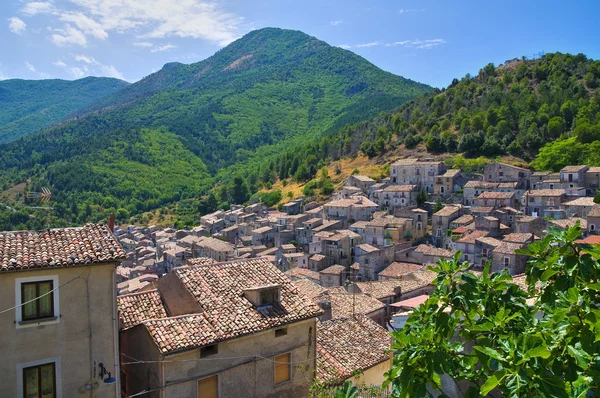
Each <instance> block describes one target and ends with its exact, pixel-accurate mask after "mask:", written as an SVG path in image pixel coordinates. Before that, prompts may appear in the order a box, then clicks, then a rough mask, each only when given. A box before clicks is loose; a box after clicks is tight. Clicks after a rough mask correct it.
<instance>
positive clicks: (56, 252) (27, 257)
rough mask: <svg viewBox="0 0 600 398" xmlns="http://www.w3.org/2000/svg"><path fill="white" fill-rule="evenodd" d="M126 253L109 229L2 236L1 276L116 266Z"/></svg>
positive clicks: (96, 226)
mask: <svg viewBox="0 0 600 398" xmlns="http://www.w3.org/2000/svg"><path fill="white" fill-rule="evenodd" d="M124 258H125V251H124V250H123V248H122V247H121V245H120V244H119V242H118V241H117V239H116V238H115V237H114V235H113V234H112V232H111V231H110V230H109V229H108V227H107V226H105V225H101V224H88V225H86V226H85V227H81V228H62V229H51V230H46V231H18V232H1V233H0V272H11V271H24V270H31V269H42V268H44V269H45V268H64V267H80V266H85V265H91V264H97V263H106V262H116V261H118V260H121V259H124Z"/></svg>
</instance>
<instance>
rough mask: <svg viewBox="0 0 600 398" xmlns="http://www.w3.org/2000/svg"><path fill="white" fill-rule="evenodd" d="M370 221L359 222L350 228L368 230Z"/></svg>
mask: <svg viewBox="0 0 600 398" xmlns="http://www.w3.org/2000/svg"><path fill="white" fill-rule="evenodd" d="M368 223H369V221H357V222H355V223H354V224H352V225H350V228H357V229H364V228H366V226H367V224H368Z"/></svg>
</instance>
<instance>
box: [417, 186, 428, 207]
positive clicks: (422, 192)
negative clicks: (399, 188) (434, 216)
mask: <svg viewBox="0 0 600 398" xmlns="http://www.w3.org/2000/svg"><path fill="white" fill-rule="evenodd" d="M427 200H429V196H428V195H427V192H425V190H424V189H423V188H421V190H420V191H419V195H417V206H419V207H421V206H423V205H424V204H425V202H427Z"/></svg>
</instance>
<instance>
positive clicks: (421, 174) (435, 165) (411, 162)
mask: <svg viewBox="0 0 600 398" xmlns="http://www.w3.org/2000/svg"><path fill="white" fill-rule="evenodd" d="M445 172H446V165H445V164H444V162H442V161H437V160H433V159H424V160H418V159H399V160H397V161H395V162H394V163H392V164H391V165H390V182H391V184H399V185H402V184H412V185H417V188H418V189H424V190H425V192H428V193H432V192H433V187H434V185H435V181H436V180H435V178H436V177H437V176H439V175H442V174H444V173H445Z"/></svg>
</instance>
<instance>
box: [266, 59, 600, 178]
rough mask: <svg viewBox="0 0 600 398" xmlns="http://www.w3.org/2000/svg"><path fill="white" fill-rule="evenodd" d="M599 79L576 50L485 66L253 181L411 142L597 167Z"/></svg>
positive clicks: (300, 152)
mask: <svg viewBox="0 0 600 398" xmlns="http://www.w3.org/2000/svg"><path fill="white" fill-rule="evenodd" d="M599 83H600V61H594V60H590V59H588V58H587V57H586V56H585V55H582V54H579V55H569V54H560V53H556V54H546V55H545V56H544V57H542V58H540V59H535V60H513V61H511V62H508V63H507V64H505V65H500V66H498V67H494V65H493V64H488V65H486V66H485V67H484V68H482V69H481V70H480V71H479V74H478V75H477V76H470V75H466V76H465V77H464V78H462V79H460V80H459V79H454V80H453V81H452V83H451V84H450V85H449V86H448V87H447V88H445V89H441V90H438V89H436V90H434V91H432V92H430V93H428V94H426V95H423V96H421V97H419V98H418V99H415V100H413V101H409V102H407V103H405V104H403V105H402V106H400V107H399V108H397V109H396V110H394V111H391V112H385V113H382V114H380V115H378V116H377V117H376V118H374V119H371V120H368V121H364V122H361V123H357V124H355V125H351V126H350V125H348V126H345V127H344V128H342V129H341V130H339V131H337V132H335V133H333V134H329V135H327V136H325V137H322V138H321V139H319V140H315V141H312V142H309V143H304V144H300V145H298V146H297V147H294V148H291V149H290V150H288V151H284V152H282V153H281V154H280V155H279V156H278V157H276V158H275V159H274V160H273V161H272V162H271V163H269V164H268V166H265V165H256V166H255V168H257V169H258V172H257V176H258V183H259V184H260V183H261V181H273V179H274V178H275V175H278V176H279V177H280V178H287V177H290V176H293V177H294V178H296V179H297V178H310V177H311V176H312V175H314V171H315V168H314V166H316V165H318V162H322V161H324V160H325V161H326V160H327V159H333V160H335V159H338V158H340V157H342V156H353V155H356V154H357V153H358V152H359V151H362V152H363V153H365V154H367V155H368V156H370V157H376V156H379V155H382V154H385V153H386V152H387V151H389V150H394V149H401V148H404V147H407V148H412V147H414V146H416V145H425V147H426V148H427V150H428V151H429V152H431V153H454V154H459V153H460V154H462V155H463V156H465V157H466V158H469V157H471V158H473V157H478V156H486V157H489V158H494V157H496V156H502V155H513V156H515V157H518V158H521V159H523V160H524V161H526V162H531V166H532V167H534V168H536V169H539V170H559V169H560V168H562V167H563V166H565V165H567V164H588V165H600V90H598V85H599ZM306 159H309V163H308V164H307V163H306ZM298 160H300V162H299V161H298ZM303 164H305V165H306V166H308V170H309V173H307V174H306V173H300V174H301V175H299V173H298V172H297V168H296V167H294V166H296V165H299V166H302V165H303ZM267 168H268V170H270V171H271V173H269V171H268V170H267ZM304 170H305V168H303V169H302V171H304ZM263 176H264V177H266V178H268V180H261V179H262V178H263Z"/></svg>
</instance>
